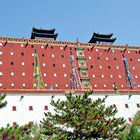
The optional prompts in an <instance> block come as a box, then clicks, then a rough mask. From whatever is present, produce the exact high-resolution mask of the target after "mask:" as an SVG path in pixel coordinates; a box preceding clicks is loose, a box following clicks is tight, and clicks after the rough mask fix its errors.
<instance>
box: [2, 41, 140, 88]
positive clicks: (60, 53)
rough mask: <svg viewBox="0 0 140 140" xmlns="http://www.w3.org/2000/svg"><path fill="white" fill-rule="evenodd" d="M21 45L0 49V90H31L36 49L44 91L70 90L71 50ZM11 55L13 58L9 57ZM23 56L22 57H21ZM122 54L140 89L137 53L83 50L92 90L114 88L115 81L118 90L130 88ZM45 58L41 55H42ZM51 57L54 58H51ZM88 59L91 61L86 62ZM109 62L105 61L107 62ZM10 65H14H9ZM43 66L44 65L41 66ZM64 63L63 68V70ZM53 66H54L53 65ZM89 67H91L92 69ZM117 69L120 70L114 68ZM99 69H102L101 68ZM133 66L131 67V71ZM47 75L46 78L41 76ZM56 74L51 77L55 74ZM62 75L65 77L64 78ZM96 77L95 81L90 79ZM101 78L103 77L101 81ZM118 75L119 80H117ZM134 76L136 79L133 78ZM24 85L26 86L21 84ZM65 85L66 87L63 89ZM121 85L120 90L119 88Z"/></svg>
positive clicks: (139, 55)
mask: <svg viewBox="0 0 140 140" xmlns="http://www.w3.org/2000/svg"><path fill="white" fill-rule="evenodd" d="M21 44H22V43H7V44H6V45H5V46H4V43H2V46H0V52H2V55H0V61H2V65H0V72H2V75H1V76H0V83H2V86H0V89H3V88H6V89H32V88H33V71H34V66H33V64H32V63H33V62H34V57H33V56H32V53H34V51H35V49H36V50H37V52H38V55H39V61H40V68H41V72H42V78H43V81H44V83H45V84H47V86H46V88H47V89H49V88H50V86H53V89H69V88H70V67H71V64H70V47H69V46H68V47H66V49H65V50H64V47H62V46H59V45H52V46H51V47H50V46H48V47H47V48H45V46H44V48H42V47H41V45H33V46H32V45H27V46H26V47H25V44H23V47H21ZM75 47H76V46H73V47H72V50H73V54H74V56H75V63H76V66H77V69H78V63H77V59H76V51H75ZM11 52H13V55H11ZM21 53H23V54H24V55H21ZM123 53H124V54H125V56H126V58H127V61H128V64H129V67H130V71H131V73H132V76H133V82H135V83H136V87H135V88H136V89H139V88H140V78H139V77H140V72H139V70H140V62H138V59H140V54H139V51H136V50H126V51H125V52H124V51H122V50H121V49H117V48H116V49H115V48H114V52H113V51H112V49H110V50H109V51H108V50H107V49H106V48H93V49H92V50H91V49H89V48H84V54H85V58H86V64H87V68H88V73H89V78H90V84H91V86H92V88H93V89H113V84H114V82H115V83H116V85H117V87H118V88H119V89H126V88H129V87H128V86H127V84H126V79H125V69H124V64H123V61H122V54H123ZM42 55H44V56H42ZM52 55H54V57H52ZM89 57H91V59H89ZM106 59H108V60H106ZM11 62H13V65H11ZM22 62H24V63H25V65H24V66H22V65H21V63H22ZM43 63H45V66H43ZM63 64H65V67H63ZM54 65H55V66H54ZM91 66H92V67H93V68H91ZM117 66H118V67H119V69H117ZM100 67H102V68H100ZM133 67H134V68H133ZM11 72H14V76H11ZM23 72H25V76H22V73H23ZM44 73H46V76H44ZM55 73H56V74H57V76H56V77H54V74H55ZM64 74H66V75H67V76H66V77H64ZM93 75H95V78H93ZM102 75H104V78H102ZM111 75H112V76H113V78H111V77H110V76H111ZM119 75H120V76H121V78H119ZM135 76H137V77H138V78H136V77H135ZM11 83H14V86H11ZM23 83H25V84H26V85H25V87H23V86H22V84H23ZM55 84H58V87H56V85H55ZM66 84H68V87H66ZM122 86H123V87H122Z"/></svg>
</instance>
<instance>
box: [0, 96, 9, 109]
mask: <svg viewBox="0 0 140 140" xmlns="http://www.w3.org/2000/svg"><path fill="white" fill-rule="evenodd" d="M5 97H6V94H0V109H1V108H3V107H5V106H6V105H7V101H4V99H5Z"/></svg>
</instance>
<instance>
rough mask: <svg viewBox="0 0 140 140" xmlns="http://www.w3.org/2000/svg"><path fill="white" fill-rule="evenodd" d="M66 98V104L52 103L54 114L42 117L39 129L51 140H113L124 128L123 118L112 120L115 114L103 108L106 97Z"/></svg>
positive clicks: (52, 100) (80, 95)
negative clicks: (93, 98)
mask: <svg viewBox="0 0 140 140" xmlns="http://www.w3.org/2000/svg"><path fill="white" fill-rule="evenodd" d="M92 93H93V91H85V93H84V94H79V95H72V94H71V93H69V94H66V95H65V96H66V100H64V101H61V100H60V99H58V100H57V101H55V100H54V97H52V99H51V105H52V106H53V107H54V111H55V113H51V112H47V113H45V118H43V120H42V121H41V125H40V126H41V128H42V129H43V132H42V133H43V134H45V135H46V136H47V137H48V139H50V140H65V139H66V140H73V139H76V140H85V139H86V140H92V139H97V138H103V139H110V140H112V139H114V138H118V137H119V133H120V132H121V131H123V130H124V128H125V120H124V119H123V118H115V114H116V113H117V110H116V109H115V108H113V107H112V106H108V107H106V106H105V100H106V98H107V97H105V98H103V99H100V98H98V99H97V100H95V101H93V100H92V99H91V98H90V95H91V94H92Z"/></svg>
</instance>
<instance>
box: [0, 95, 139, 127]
mask: <svg viewBox="0 0 140 140" xmlns="http://www.w3.org/2000/svg"><path fill="white" fill-rule="evenodd" d="M53 95H55V94H53ZM23 96H24V97H23V98H22V99H21V97H22V95H21V94H16V95H13V94H8V95H7V96H6V101H7V102H8V104H7V106H6V107H5V108H3V109H0V127H2V126H6V125H7V124H8V123H9V124H10V125H13V124H19V125H23V124H25V123H28V122H29V121H34V122H37V123H39V122H40V120H42V118H43V117H44V112H47V111H51V112H53V107H52V106H51V105H50V101H51V96H52V94H39V95H37V94H35V95H33V94H25V95H23ZM103 97H105V95H101V94H100V95H99V94H98V95H91V98H92V99H93V100H96V99H98V98H103ZM59 98H60V99H61V100H65V95H63V94H60V95H58V94H56V95H55V98H54V99H56V100H57V99H59ZM105 104H106V106H109V105H113V106H114V107H116V108H117V109H118V113H117V115H116V117H124V118H125V119H126V121H127V122H131V120H132V119H133V117H134V115H135V113H136V112H137V111H138V110H140V95H132V96H130V95H113V94H112V95H109V96H108V97H107V99H106V103H105ZM47 109H48V110H47Z"/></svg>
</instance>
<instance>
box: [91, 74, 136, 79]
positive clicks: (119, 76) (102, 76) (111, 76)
mask: <svg viewBox="0 0 140 140" xmlns="http://www.w3.org/2000/svg"><path fill="white" fill-rule="evenodd" d="M115 76H116V75H115ZM92 77H93V78H96V76H95V74H93V75H92ZM134 77H135V78H136V79H138V75H135V76H134ZM101 78H105V76H104V75H103V74H102V75H101ZM110 78H113V75H110ZM118 78H120V79H121V78H122V76H121V75H118Z"/></svg>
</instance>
